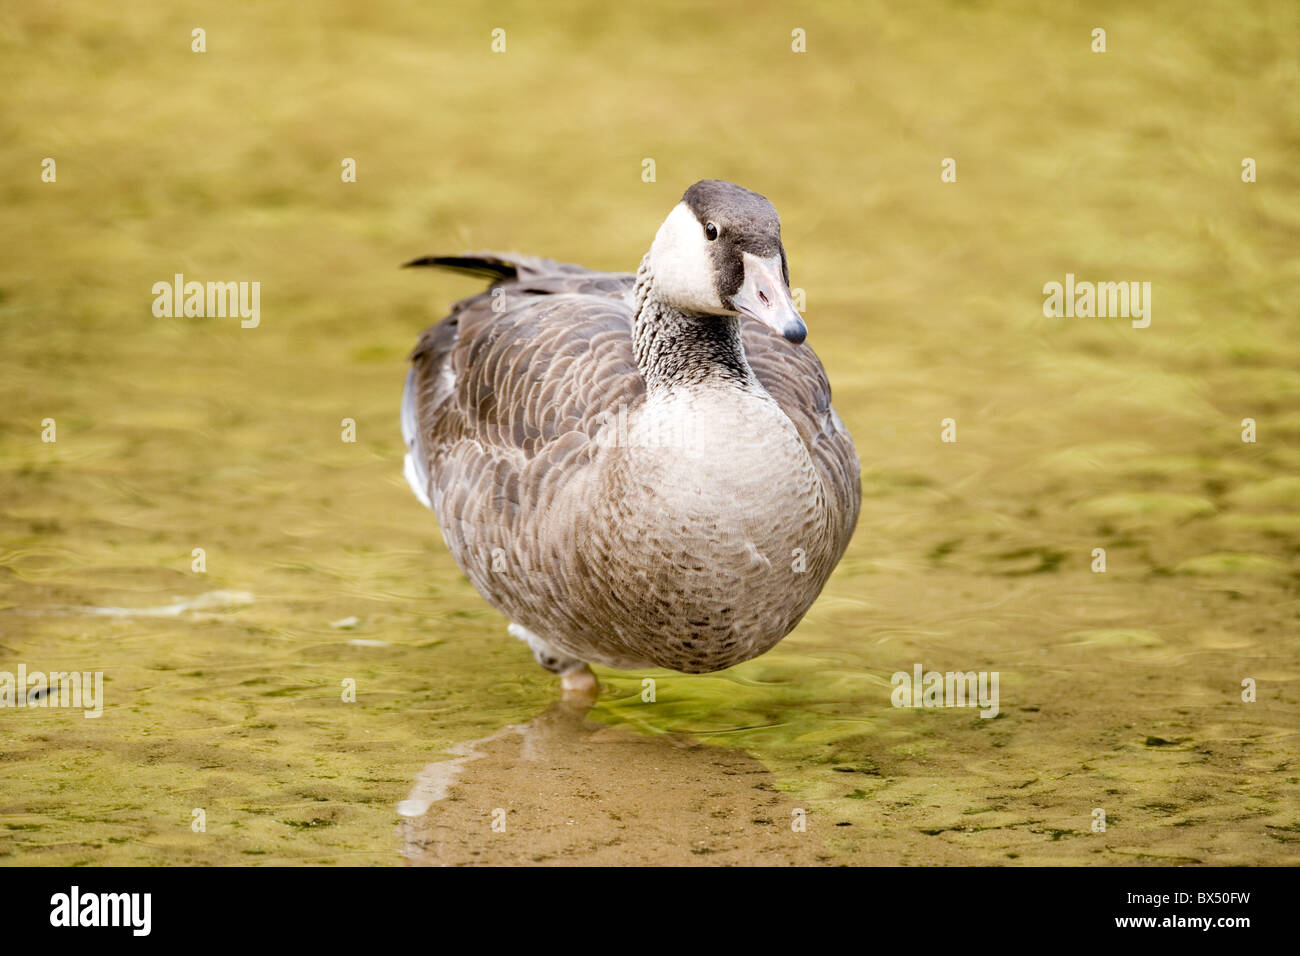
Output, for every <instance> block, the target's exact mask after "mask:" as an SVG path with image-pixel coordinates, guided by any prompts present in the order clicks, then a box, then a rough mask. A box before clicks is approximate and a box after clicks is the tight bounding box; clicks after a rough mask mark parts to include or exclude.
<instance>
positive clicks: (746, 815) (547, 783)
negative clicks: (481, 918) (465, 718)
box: [398, 701, 828, 866]
mask: <svg viewBox="0 0 1300 956" xmlns="http://www.w3.org/2000/svg"><path fill="white" fill-rule="evenodd" d="M588 709H589V705H588V704H587V703H585V702H580V701H560V702H557V703H555V704H552V705H551V706H550V707H548V708H547V709H546V710H544V711H543V712H542V713H541V714H539V715H538V716H537V717H536V718H535V719H533V720H532V721H530V722H528V723H526V724H522V725H513V726H509V727H506V728H505V729H503V730H501V731H499V732H497V733H495V734H492V735H491V736H488V737H484V738H483V739H481V740H476V741H473V742H471V743H467V744H460V745H457V746H455V747H451V748H448V750H449V752H450V753H452V754H454V755H455V756H454V757H452V758H451V759H448V760H441V761H437V762H435V763H432V764H429V766H427V767H425V768H424V770H422V771H421V772H420V774H419V775H418V776H417V778H416V780H415V784H414V786H413V787H412V789H411V793H410V795H409V796H408V797H407V798H406V799H405V800H404V801H402V803H401V804H400V805H399V807H398V812H399V813H400V814H401V815H402V816H403V817H404V818H405V819H404V821H403V823H402V824H401V832H402V843H403V854H404V855H405V857H406V859H407V860H408V861H409V862H410V863H412V864H415V865H419V866H438V865H442V866H446V865H455V864H466V863H478V864H529V863H539V864H545V863H568V864H591V865H609V864H621V863H637V864H642V865H647V864H648V865H680V864H688V863H697V862H708V863H713V864H726V863H746V864H761V863H770V864H785V865H790V864H795V865H798V864H814V863H817V862H820V861H822V860H825V859H827V858H828V856H827V855H826V854H825V852H824V850H823V847H822V841H821V839H820V837H819V836H818V835H817V826H816V823H815V821H814V820H812V819H809V820H808V825H807V829H806V831H796V829H795V828H794V827H793V826H792V822H793V821H795V820H796V819H798V817H799V813H798V811H799V810H800V809H802V808H800V807H799V806H798V805H797V804H796V803H795V802H794V801H793V800H792V799H791V798H790V797H788V796H786V795H785V794H782V793H780V792H778V791H777V790H776V789H775V778H774V777H773V776H772V774H771V773H769V772H768V771H767V770H766V769H765V768H764V767H763V766H762V765H761V764H760V763H758V761H756V760H754V759H753V758H751V757H749V756H748V755H746V754H744V753H742V752H740V751H736V750H726V749H722V748H718V747H710V746H705V745H703V744H699V743H695V742H693V741H691V740H689V739H687V738H684V737H680V736H677V735H673V734H656V735H645V734H638V733H634V732H632V731H629V730H626V729H623V728H618V727H606V726H603V725H601V724H597V723H594V722H592V721H589V720H588V719H587V716H586V715H587V711H588Z"/></svg>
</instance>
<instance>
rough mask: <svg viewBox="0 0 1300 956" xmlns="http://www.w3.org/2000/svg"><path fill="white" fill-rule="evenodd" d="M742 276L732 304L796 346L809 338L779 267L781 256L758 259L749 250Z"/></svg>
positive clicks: (745, 257) (740, 311)
mask: <svg viewBox="0 0 1300 956" xmlns="http://www.w3.org/2000/svg"><path fill="white" fill-rule="evenodd" d="M743 257H744V263H745V278H744V280H743V281H742V282H741V283H740V291H739V292H737V293H736V294H735V295H733V296H732V297H731V306H732V308H734V309H735V310H736V311H737V312H739V313H741V314H742V315H747V316H749V317H750V318H751V319H758V321H760V322H762V323H763V324H764V325H766V326H767V327H768V328H769V329H771V330H772V331H773V332H775V333H776V334H777V335H782V336H785V339H786V341H788V342H793V343H794V344H795V345H798V344H799V343H800V342H802V341H803V340H804V339H806V338H807V337H808V326H806V325H804V322H803V319H802V318H800V316H799V312H798V310H796V309H795V307H794V300H792V299H791V298H790V289H789V287H788V286H787V285H786V283H785V277H784V276H783V275H782V270H781V257H780V256H772V257H771V258H768V259H760V258H759V257H758V256H756V255H754V254H753V253H751V252H746V253H744V254H743Z"/></svg>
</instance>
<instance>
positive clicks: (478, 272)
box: [403, 253, 519, 280]
mask: <svg viewBox="0 0 1300 956" xmlns="http://www.w3.org/2000/svg"><path fill="white" fill-rule="evenodd" d="M412 266H436V267H438V268H442V269H451V270H453V271H455V272H461V273H464V274H466V275H472V276H482V277H483V278H485V279H493V280H500V279H513V278H515V277H517V276H518V275H519V268H518V267H517V266H516V265H515V264H514V263H513V262H511V261H509V260H507V259H502V258H501V257H500V256H496V255H493V254H491V253H482V254H468V255H463V256H421V257H420V258H419V259H412V260H411V261H410V262H407V263H404V264H403V268H409V267H412Z"/></svg>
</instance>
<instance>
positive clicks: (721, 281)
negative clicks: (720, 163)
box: [649, 179, 808, 343]
mask: <svg viewBox="0 0 1300 956" xmlns="http://www.w3.org/2000/svg"><path fill="white" fill-rule="evenodd" d="M649 267H650V272H651V275H652V276H653V280H652V281H653V283H654V290H655V294H656V295H657V296H658V298H659V299H660V300H661V301H662V302H664V303H665V304H666V305H668V306H671V307H672V308H674V309H676V310H677V311H679V312H682V313H685V314H687V315H699V316H723V315H728V316H735V315H746V316H749V317H750V318H752V319H757V320H758V321H759V322H762V323H763V324H764V325H766V326H767V327H768V328H770V329H772V330H773V331H774V332H776V333H777V334H778V335H782V336H784V337H785V338H786V339H787V340H789V341H791V342H794V343H799V342H802V341H803V340H804V338H805V337H806V336H807V335H808V327H807V326H806V325H804V322H803V319H802V318H800V316H799V313H798V311H797V310H796V309H795V307H794V301H793V300H792V299H791V297H790V269H789V266H788V265H787V263H786V257H785V247H784V246H783V245H782V244H781V219H780V217H779V216H778V215H777V213H776V207H775V206H773V205H772V204H771V203H770V202H768V200H767V199H766V198H764V197H763V196H760V195H759V194H758V193H756V192H751V191H750V190H748V189H745V188H743V187H741V186H737V185H736V184H735V183H728V182H723V181H722V180H719V179H705V180H701V181H700V182H698V183H696V184H695V185H694V186H692V187H691V188H690V189H688V190H686V193H685V194H684V195H683V196H682V199H681V202H679V203H678V204H677V205H676V206H675V207H674V208H673V211H672V212H671V213H669V214H668V218H667V219H665V220H664V223H663V225H662V226H660V227H659V232H658V233H657V234H656V235H655V240H654V243H653V244H651V246H650V257H649Z"/></svg>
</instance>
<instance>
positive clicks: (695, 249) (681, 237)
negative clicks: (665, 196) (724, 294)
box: [650, 203, 726, 315]
mask: <svg viewBox="0 0 1300 956" xmlns="http://www.w3.org/2000/svg"><path fill="white" fill-rule="evenodd" d="M650 269H651V271H652V272H653V273H654V287H655V292H657V293H658V294H659V297H660V298H661V299H663V300H664V301H665V302H667V303H668V304H669V305H672V306H675V307H676V308H678V309H682V310H683V311H687V312H698V313H705V314H712V315H720V314H723V313H725V311H726V310H724V309H723V308H722V300H721V299H719V298H718V290H717V287H716V284H715V277H714V268H713V256H712V255H711V254H710V249H709V241H708V240H707V239H705V238H704V227H703V226H702V225H700V222H699V220H698V219H696V218H695V213H693V212H691V210H690V208H689V207H688V206H687V205H686V204H685V203H678V204H677V206H676V207H675V208H674V209H673V211H672V212H671V213H669V214H668V218H667V219H665V220H664V224H663V225H662V226H660V227H659V232H658V233H657V234H656V235H655V241H654V243H653V244H652V245H651V246H650Z"/></svg>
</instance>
